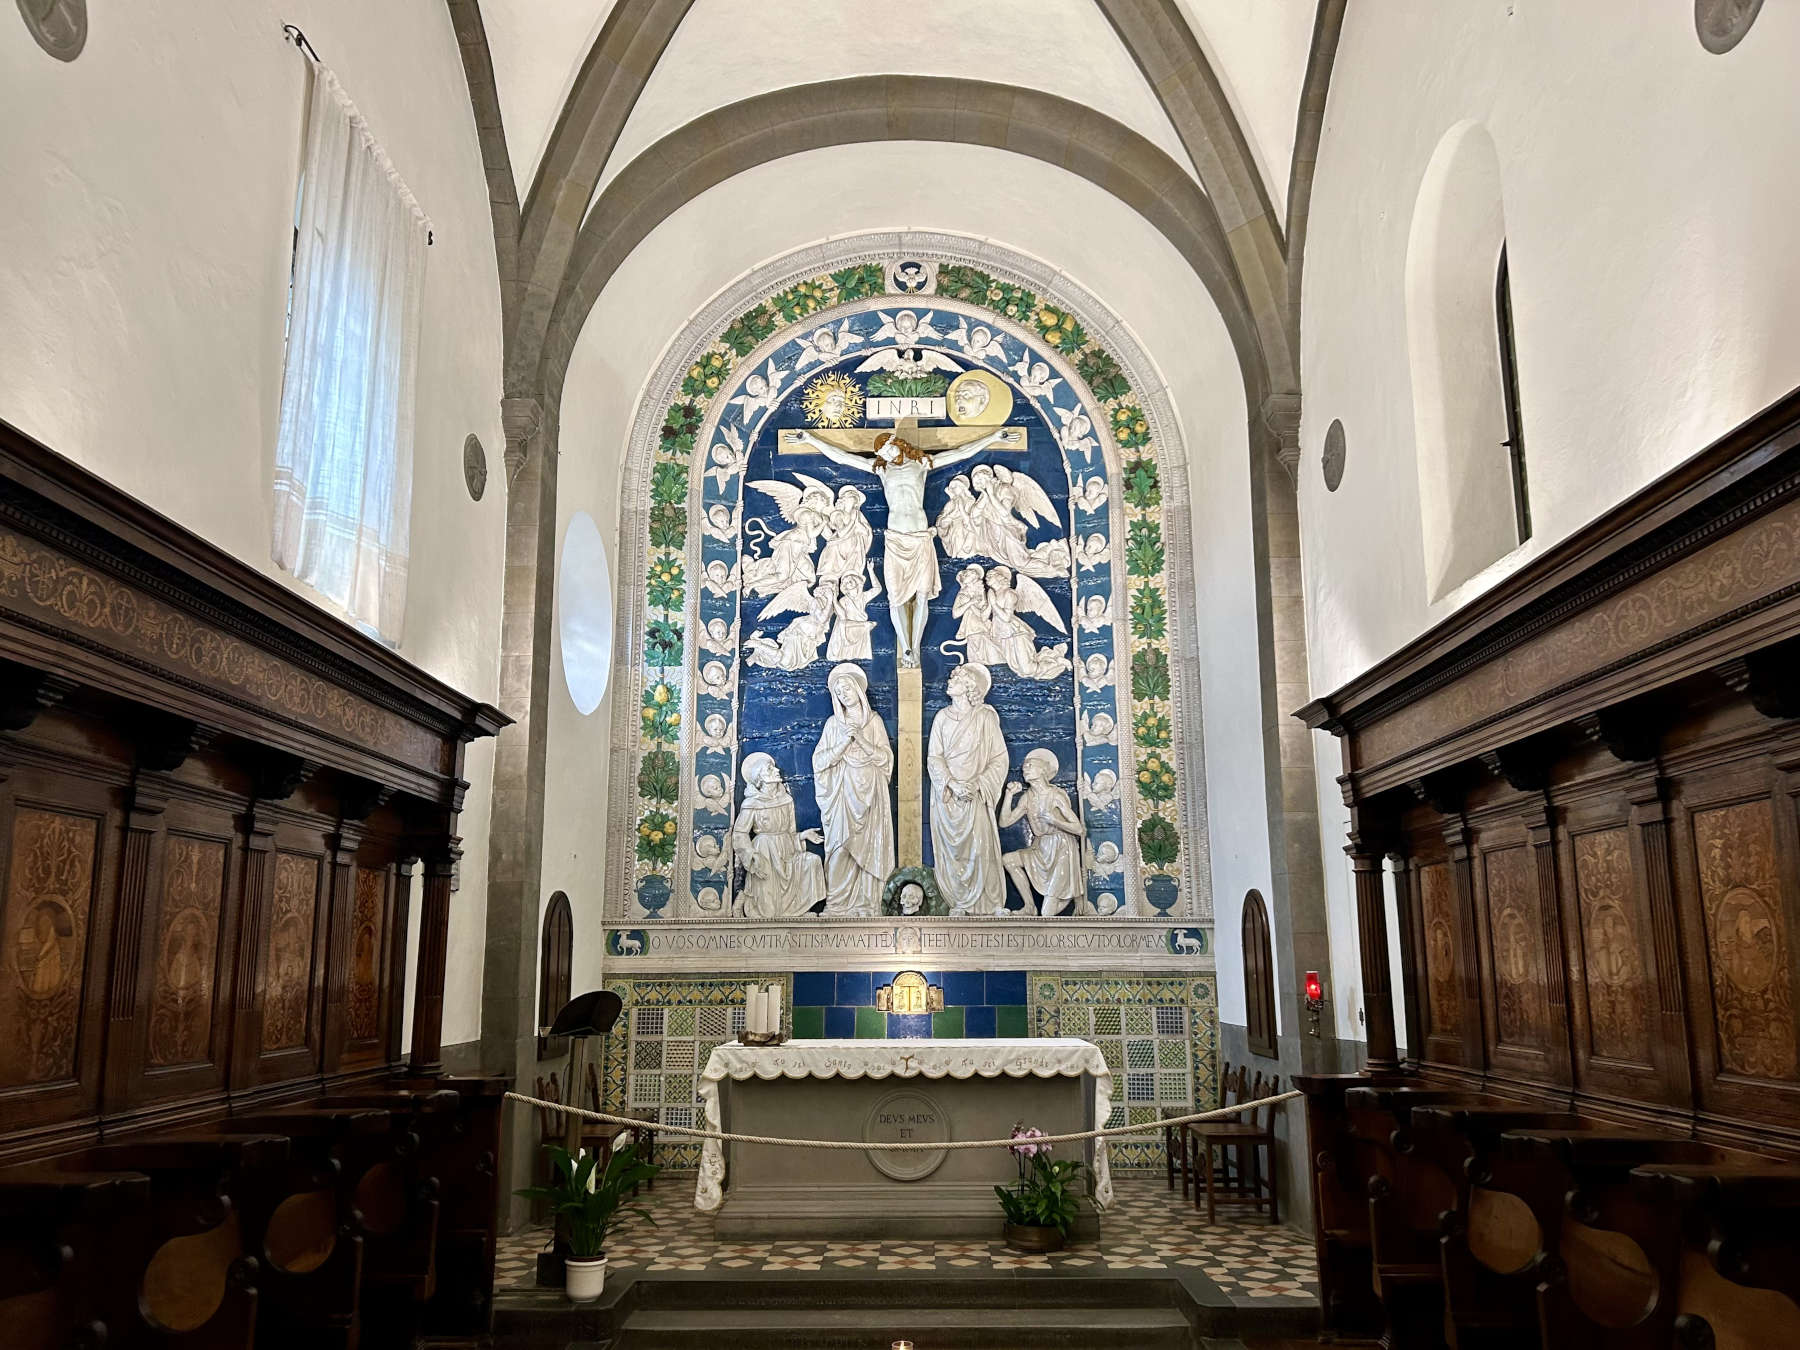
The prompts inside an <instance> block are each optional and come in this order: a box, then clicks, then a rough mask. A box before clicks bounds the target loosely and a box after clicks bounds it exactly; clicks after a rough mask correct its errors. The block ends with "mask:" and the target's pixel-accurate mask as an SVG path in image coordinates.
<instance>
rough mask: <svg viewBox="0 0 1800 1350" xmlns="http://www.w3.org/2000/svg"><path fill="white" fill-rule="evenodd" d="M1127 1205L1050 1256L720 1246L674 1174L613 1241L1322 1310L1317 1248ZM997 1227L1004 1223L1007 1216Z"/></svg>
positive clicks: (513, 1263) (988, 1247)
mask: <svg viewBox="0 0 1800 1350" xmlns="http://www.w3.org/2000/svg"><path fill="white" fill-rule="evenodd" d="M1114 1180H1115V1187H1116V1191H1117V1198H1116V1200H1115V1202H1114V1204H1113V1207H1112V1208H1111V1209H1110V1210H1108V1211H1107V1212H1106V1213H1105V1214H1104V1215H1102V1216H1101V1223H1100V1240H1099V1241H1098V1242H1097V1243H1078V1244H1075V1245H1072V1246H1070V1247H1069V1248H1068V1249H1067V1250H1066V1251H1061V1252H1053V1253H1050V1254H1049V1255H1025V1254H1023V1253H1019V1252H1014V1251H1010V1250H1008V1249H1007V1248H1006V1247H1005V1246H1004V1245H1003V1244H1002V1243H1001V1242H1000V1241H999V1240H998V1234H997V1233H996V1239H995V1240H994V1241H992V1242H930V1241H912V1242H736V1243H726V1242H719V1241H717V1240H715V1239H714V1237H713V1231H712V1220H711V1219H710V1218H708V1217H707V1216H706V1215H703V1214H701V1213H699V1212H698V1211H696V1210H695V1209H694V1192H693V1180H692V1177H691V1176H683V1175H681V1174H668V1175H667V1176H665V1177H664V1178H663V1179H661V1181H660V1183H659V1184H658V1186H657V1188H656V1189H655V1190H654V1191H646V1192H644V1195H643V1197H642V1198H643V1200H644V1202H645V1204H646V1206H647V1208H648V1209H649V1210H650V1213H651V1216H652V1218H654V1220H655V1224H654V1226H652V1225H650V1224H647V1223H645V1222H643V1221H642V1220H639V1219H629V1220H627V1221H626V1223H625V1224H624V1225H623V1226H622V1227H621V1228H620V1229H619V1230H618V1231H617V1232H616V1233H615V1234H614V1235H613V1237H612V1238H611V1240H610V1241H609V1242H608V1243H607V1255H608V1258H609V1267H610V1268H611V1269H612V1270H614V1271H618V1272H621V1273H623V1272H626V1271H631V1272H634V1273H636V1272H641V1273H645V1274H658V1273H670V1272H684V1273H693V1274H711V1275H724V1274H726V1273H728V1272H730V1273H746V1274H747V1273H756V1274H761V1275H777V1276H779V1275H781V1274H783V1273H785V1272H793V1273H795V1274H800V1273H803V1272H813V1271H841V1272H844V1273H845V1274H849V1273H852V1272H854V1273H857V1274H864V1275H868V1274H882V1273H886V1272H890V1271H892V1272H902V1271H922V1270H926V1271H935V1272H937V1273H939V1274H956V1273H958V1272H967V1273H969V1274H991V1273H993V1272H996V1271H1002V1270H1047V1271H1062V1272H1065V1273H1067V1274H1069V1275H1082V1274H1088V1275H1102V1274H1110V1273H1113V1272H1124V1271H1158V1270H1166V1271H1179V1270H1189V1271H1198V1272H1199V1273H1201V1274H1203V1275H1205V1276H1206V1277H1207V1278H1208V1279H1210V1280H1211V1281H1212V1282H1213V1283H1214V1284H1216V1285H1218V1286H1219V1288H1220V1290H1221V1291H1223V1292H1224V1294H1225V1295H1226V1297H1227V1298H1228V1299H1229V1300H1230V1301H1231V1302H1232V1303H1234V1304H1243V1305H1246V1306H1258V1305H1260V1306H1268V1305H1269V1304H1270V1303H1274V1304H1278V1305H1286V1306H1295V1305H1300V1304H1310V1303H1316V1301H1317V1299H1318V1291H1319V1287H1318V1276H1317V1272H1316V1271H1315V1269H1314V1265H1313V1248H1312V1242H1311V1240H1310V1239H1309V1238H1308V1237H1306V1236H1305V1235H1304V1234H1301V1233H1298V1232H1296V1231H1295V1230H1293V1229H1289V1228H1278V1227H1273V1226H1271V1225H1270V1224H1268V1223H1267V1222H1265V1221H1263V1220H1260V1219H1257V1218H1255V1217H1254V1216H1250V1217H1246V1218H1243V1219H1241V1220H1240V1219H1236V1218H1232V1219H1227V1218H1226V1217H1225V1216H1224V1215H1223V1214H1221V1216H1220V1219H1219V1222H1218V1223H1217V1224H1214V1225H1212V1226H1210V1227H1209V1226H1208V1225H1207V1224H1206V1223H1205V1222H1204V1221H1203V1220H1202V1219H1201V1218H1200V1217H1199V1216H1197V1215H1196V1214H1195V1213H1194V1210H1193V1208H1192V1206H1191V1205H1189V1204H1186V1203H1184V1202H1183V1201H1182V1199H1181V1193H1180V1191H1179V1190H1176V1191H1174V1192H1171V1191H1169V1190H1167V1189H1166V1188H1165V1187H1164V1184H1163V1178H1162V1177H1161V1176H1160V1175H1157V1176H1154V1177H1153V1176H1150V1175H1146V1174H1139V1175H1125V1176H1118V1175H1115V1178H1114ZM994 1222H995V1228H996V1230H997V1229H998V1227H999V1222H1000V1219H999V1215H998V1214H996V1215H995V1219H994ZM545 1236H546V1234H545V1231H544V1230H543V1229H535V1230H527V1231H525V1232H522V1233H518V1234H516V1235H514V1236H513V1237H510V1238H503V1239H502V1240H501V1247H500V1255H499V1264H498V1270H497V1280H498V1283H500V1284H502V1285H519V1284H526V1285H529V1284H530V1283H532V1281H533V1279H534V1278H535V1270H536V1254H537V1252H538V1251H539V1250H540V1249H541V1248H542V1247H543V1246H544V1243H545Z"/></svg>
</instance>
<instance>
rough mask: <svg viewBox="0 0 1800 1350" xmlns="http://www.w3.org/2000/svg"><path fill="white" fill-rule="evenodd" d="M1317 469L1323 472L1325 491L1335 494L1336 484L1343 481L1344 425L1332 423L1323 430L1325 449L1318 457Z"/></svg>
mask: <svg viewBox="0 0 1800 1350" xmlns="http://www.w3.org/2000/svg"><path fill="white" fill-rule="evenodd" d="M1319 467H1320V468H1321V469H1322V470H1324V474H1325V490H1326V491H1327V492H1336V491H1337V490H1338V484H1339V483H1341V482H1343V481H1344V424H1343V423H1342V422H1335V421H1334V422H1333V423H1332V424H1331V425H1330V426H1329V427H1327V428H1326V429H1325V449H1324V451H1323V453H1322V454H1321V455H1320V456H1319Z"/></svg>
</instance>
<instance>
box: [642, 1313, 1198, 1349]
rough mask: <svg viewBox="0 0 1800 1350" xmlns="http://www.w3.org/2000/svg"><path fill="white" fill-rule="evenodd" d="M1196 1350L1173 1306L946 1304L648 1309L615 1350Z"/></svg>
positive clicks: (1191, 1334) (1191, 1335) (1189, 1330)
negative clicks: (896, 1346) (904, 1348)
mask: <svg viewBox="0 0 1800 1350" xmlns="http://www.w3.org/2000/svg"><path fill="white" fill-rule="evenodd" d="M901 1339H905V1340H910V1341H912V1342H913V1343H914V1344H915V1345H917V1346H918V1347H920V1350H1019V1347H1021V1346H1023V1345H1029V1346H1031V1347H1032V1350H1193V1347H1194V1346H1195V1345H1196V1344H1197V1342H1196V1340H1195V1337H1194V1332H1193V1328H1192V1327H1191V1326H1190V1325H1189V1323H1188V1320H1187V1318H1186V1317H1185V1316H1184V1315H1183V1314H1182V1313H1181V1312H1179V1311H1178V1310H1176V1309H1174V1308H1130V1307H1125V1308H1120V1307H1111V1308H1093V1307H1089V1308H1066V1307H1065V1308H1056V1307H1035V1308H1032V1307H1025V1308H991V1307H990V1308H970V1307H963V1308H943V1307H922V1306H920V1305H918V1304H917V1303H905V1304H898V1303H889V1304H875V1305H864V1306H861V1307H843V1308H739V1309H732V1308H690V1309H673V1308H667V1309H665V1308H644V1309H639V1310H638V1311H636V1312H633V1313H632V1314H631V1315H630V1316H629V1317H627V1318H626V1319H625V1324H624V1326H623V1327H622V1328H621V1331H620V1336H619V1342H618V1350H719V1348H720V1347H721V1346H725V1345H729V1346H731V1347H732V1350H740V1348H741V1350H888V1347H889V1346H890V1345H892V1343H893V1342H895V1341H897V1340H901Z"/></svg>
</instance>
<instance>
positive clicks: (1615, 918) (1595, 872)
mask: <svg viewBox="0 0 1800 1350" xmlns="http://www.w3.org/2000/svg"><path fill="white" fill-rule="evenodd" d="M1575 898H1576V907H1577V909H1578V910H1579V911H1580V917H1581V965H1582V969H1583V970H1585V971H1586V972H1587V1001H1588V1048H1589V1050H1590V1052H1591V1053H1593V1054H1595V1055H1600V1056H1602V1057H1604V1058H1606V1059H1622V1060H1631V1061H1633V1062H1635V1063H1639V1064H1648V1063H1649V1062H1650V1014H1651V1008H1652V1005H1653V1004H1654V1002H1655V999H1654V997H1653V995H1652V992H1651V990H1650V987H1649V982H1648V979H1647V978H1646V976H1647V972H1646V971H1645V968H1644V959H1643V951H1644V941H1643V932H1642V929H1641V926H1640V924H1639V921H1638V910H1637V904H1636V902H1635V900H1634V898H1633V895H1632V878H1631V838H1630V832H1629V831H1628V830H1627V829H1625V828H1624V827H1620V828H1619V829H1615V830H1594V831H1593V832H1591V833H1589V834H1582V835H1577V836H1576V837H1575Z"/></svg>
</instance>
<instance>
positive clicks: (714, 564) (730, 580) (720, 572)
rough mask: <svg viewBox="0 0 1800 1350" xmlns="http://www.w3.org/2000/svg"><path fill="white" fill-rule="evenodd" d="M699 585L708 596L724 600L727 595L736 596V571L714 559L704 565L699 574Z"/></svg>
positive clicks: (732, 567)
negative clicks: (704, 589)
mask: <svg viewBox="0 0 1800 1350" xmlns="http://www.w3.org/2000/svg"><path fill="white" fill-rule="evenodd" d="M700 584H701V585H702V586H703V587H705V588H706V592H707V594H709V595H716V596H718V597H719V598H720V599H724V598H725V597H726V596H728V595H736V594H737V588H738V570H737V568H736V566H734V565H731V564H728V563H726V562H725V561H724V559H722V558H714V559H713V560H712V561H711V562H709V563H708V564H706V566H705V568H703V569H702V570H701V573H700Z"/></svg>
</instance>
